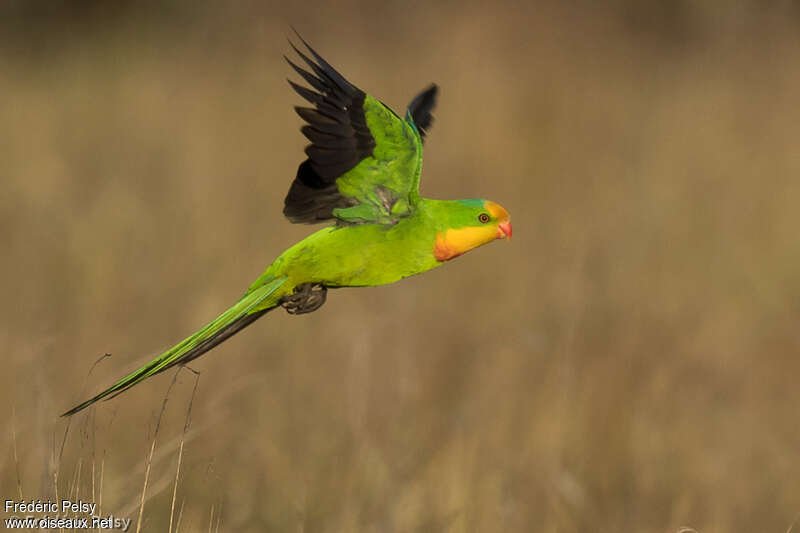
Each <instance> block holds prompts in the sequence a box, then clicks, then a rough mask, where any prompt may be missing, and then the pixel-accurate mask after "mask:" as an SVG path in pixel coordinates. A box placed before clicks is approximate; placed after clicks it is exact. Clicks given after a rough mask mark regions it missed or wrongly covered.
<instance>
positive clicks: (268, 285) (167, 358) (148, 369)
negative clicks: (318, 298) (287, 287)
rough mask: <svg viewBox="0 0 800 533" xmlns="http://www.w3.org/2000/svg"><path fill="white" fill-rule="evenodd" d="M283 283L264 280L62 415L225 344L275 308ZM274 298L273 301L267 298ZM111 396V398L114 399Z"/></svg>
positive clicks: (72, 413)
mask: <svg viewBox="0 0 800 533" xmlns="http://www.w3.org/2000/svg"><path fill="white" fill-rule="evenodd" d="M285 281H286V277H285V276H283V277H280V278H275V279H273V280H269V281H266V282H265V283H264V284H262V285H260V286H259V287H257V288H255V289H252V290H250V291H249V292H248V293H247V294H245V295H244V296H243V297H242V299H241V300H239V301H238V302H236V303H235V304H234V305H233V306H232V307H230V308H229V309H228V310H227V311H225V312H224V313H222V314H221V315H219V316H218V317H217V318H216V319H214V320H213V321H212V322H210V323H209V324H207V325H206V326H205V327H204V328H202V329H200V330H199V331H197V332H195V333H193V334H192V335H190V336H189V337H187V338H185V339H184V340H182V341H181V342H179V343H178V344H176V345H175V346H173V347H172V348H170V349H168V350H167V351H166V352H164V353H162V354H161V355H159V356H158V357H156V358H155V359H153V360H152V361H150V362H149V363H147V364H146V365H144V366H143V367H141V368H140V369H138V370H136V371H134V372H132V373H131V374H129V375H128V376H126V377H124V378H122V379H121V380H119V381H118V382H117V383H115V384H114V385H112V386H111V387H109V388H108V389H106V390H104V391H103V392H101V393H100V394H98V395H97V396H94V397H93V398H90V399H89V400H86V401H85V402H83V403H82V404H79V405H77V406H75V407H73V408H72V409H70V410H69V411H67V412H66V413H64V414H62V415H61V416H71V415H74V414H75V413H77V412H78V411H81V410H83V409H85V408H87V407H89V406H90V405H92V404H93V403H95V402H96V401H98V400H102V399H103V398H106V397H108V396H112V395H113V396H116V395H117V394H119V393H121V392H123V391H125V390H128V389H129V388H131V387H133V386H134V385H136V384H138V383H141V382H142V381H144V380H145V379H147V378H149V377H150V376H153V375H155V374H158V373H159V372H163V371H164V370H166V369H168V368H171V367H173V366H175V365H184V364H186V363H188V362H189V361H191V360H193V359H196V358H198V357H200V356H201V355H203V354H204V353H206V352H207V351H209V350H210V349H212V348H214V347H215V346H217V345H218V344H221V343H222V342H224V341H226V340H227V339H228V338H229V337H231V336H233V335H235V334H236V333H238V332H239V331H241V330H243V329H244V328H246V327H247V326H249V325H250V324H252V323H253V322H255V321H256V320H258V319H259V318H261V317H262V316H263V315H264V314H266V313H267V312H268V311H271V310H272V309H275V307H277V306H278V305H280V304H281V302H280V299H279V298H275V297H274V294H275V291H277V290H278V289H279V288H280V287H281V286H282V285H283V284H284V282H285ZM270 296H273V298H270ZM113 396H112V397H113Z"/></svg>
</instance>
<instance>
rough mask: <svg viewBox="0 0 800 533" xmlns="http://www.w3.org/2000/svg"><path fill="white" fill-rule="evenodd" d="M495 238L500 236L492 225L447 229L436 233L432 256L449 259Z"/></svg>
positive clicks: (442, 259) (441, 259)
mask: <svg viewBox="0 0 800 533" xmlns="http://www.w3.org/2000/svg"><path fill="white" fill-rule="evenodd" d="M503 236H504V235H503ZM497 238H501V237H500V236H499V235H498V231H497V230H496V229H495V228H493V227H492V226H484V227H467V228H460V229H449V230H447V231H445V232H443V233H437V234H436V244H435V245H434V247H433V256H434V257H435V258H436V260H437V261H449V260H450V259H453V258H454V257H458V256H459V255H461V254H463V253H464V252H468V251H470V250H472V249H473V248H477V247H478V246H481V245H482V244H486V243H487V242H491V241H493V240H495V239H497Z"/></svg>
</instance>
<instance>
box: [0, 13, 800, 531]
mask: <svg viewBox="0 0 800 533" xmlns="http://www.w3.org/2000/svg"><path fill="white" fill-rule="evenodd" d="M557 5H558V3H542V4H537V5H533V6H522V5H510V4H509V5H506V6H494V7H491V8H489V7H484V6H482V5H481V4H477V3H475V4H470V3H467V4H464V3H459V4H450V5H445V4H442V5H429V4H424V5H423V4H419V5H410V4H408V3H407V2H406V3H397V4H391V3H374V2H373V3H358V2H349V3H345V4H337V6H335V7H334V6H333V5H331V6H318V5H309V6H305V7H302V8H298V10H297V11H291V10H289V8H280V9H279V10H276V9H277V8H275V7H273V6H265V5H264V6H262V5H260V4H258V3H252V4H237V7H235V8H230V9H232V11H228V10H227V9H225V10H223V8H216V7H213V5H212V4H209V5H208V6H205V7H203V8H199V9H190V8H188V7H185V6H182V5H181V4H179V3H177V4H174V6H173V8H172V9H173V11H171V12H170V15H169V18H162V17H164V16H165V15H163V14H161V13H162V12H161V10H159V11H158V12H156V11H152V12H147V13H138V12H137V13H127V14H126V15H125V16H115V15H114V14H113V13H104V12H102V11H99V12H96V13H94V15H93V17H90V18H88V19H86V20H84V19H81V18H80V17H78V16H77V15H76V16H75V17H74V18H73V19H70V21H69V24H67V23H64V25H63V26H58V27H57V28H58V31H55V30H54V29H53V28H54V27H51V28H50V30H47V31H45V30H41V31H40V32H39V33H37V32H35V31H33V28H29V29H30V30H31V32H32V35H35V36H38V37H37V38H36V39H33V40H26V37H25V36H26V33H25V32H24V31H20V32H18V33H17V34H9V33H8V32H5V33H4V35H3V37H2V39H3V40H2V43H3V49H2V51H0V95H2V98H0V118H2V123H3V128H2V130H0V173H1V174H2V178H3V184H4V187H3V194H1V195H0V228H2V232H0V244H1V245H2V250H3V254H2V255H3V261H2V262H0V274H1V275H2V278H0V279H3V280H4V282H3V290H2V294H3V296H4V305H3V306H2V310H0V345H2V346H3V347H4V359H3V362H4V368H5V369H6V371H5V372H3V373H2V375H0V405H4V406H6V417H7V420H8V421H9V424H7V426H4V427H7V431H4V432H3V433H2V435H0V446H2V448H0V449H2V450H4V453H3V454H0V494H2V495H3V496H5V497H14V495H15V494H17V493H18V491H21V492H22V494H23V496H24V497H25V498H29V499H30V498H46V497H53V495H54V492H55V490H56V488H55V487H54V485H53V480H54V472H57V471H59V470H60V474H59V476H58V480H57V484H58V489H57V490H58V491H59V493H60V494H61V495H63V494H68V493H71V494H73V495H75V494H79V495H83V496H84V497H86V495H89V494H93V491H97V492H99V494H98V495H97V496H98V499H99V497H100V496H102V507H103V511H104V513H114V514H115V515H119V516H123V517H128V518H134V515H135V514H136V513H137V512H138V510H139V508H140V499H141V497H142V476H144V472H145V470H146V468H148V467H149V468H150V477H149V480H148V488H147V493H146V496H147V503H146V506H145V507H144V513H143V521H142V530H143V531H160V530H167V529H168V528H169V527H170V524H171V522H172V520H173V519H175V521H176V530H177V529H178V528H180V530H181V531H203V530H207V529H211V530H215V529H216V528H219V529H220V530H228V531H263V530H272V531H301V530H302V531H375V532H377V531H380V532H383V531H499V530H502V531H545V532H546V531H564V532H569V531H576V532H577V531H636V532H642V533H647V532H654V533H655V532H674V531H678V529H679V528H681V527H687V528H693V529H695V530H697V531H699V532H701V533H708V532H713V531H719V532H722V531H725V532H730V531H743V532H744V531H776V532H778V531H786V530H787V528H790V527H791V524H792V523H793V521H794V520H795V517H796V516H797V513H798V511H800V486H799V485H798V483H797V480H798V479H800V426H798V424H797V420H798V414H799V413H798V405H800V393H798V390H800V389H798V387H797V376H798V375H800V357H798V351H800V342H799V341H798V334H797V323H798V320H800V306H798V304H797V302H798V301H800V231H798V227H800V214H798V213H800V211H798V208H797V206H798V205H800V180H798V176H800V150H798V145H799V144H800V106H798V105H797V95H798V94H800V39H799V38H798V35H800V32H798V22H797V21H798V13H797V11H793V10H790V9H789V8H786V9H785V10H780V9H778V8H773V9H771V10H768V9H761V8H759V7H758V6H760V5H761V4H755V3H754V4H752V5H748V4H747V3H740V4H738V7H737V8H736V9H735V10H734V9H730V8H726V7H725V6H724V5H723V4H722V3H720V4H719V5H717V4H715V3H713V2H709V3H704V4H703V7H696V6H695V5H694V4H692V3H678V4H672V5H671V7H664V6H666V5H667V3H663V6H662V3H658V4H656V3H653V4H648V6H649V7H648V8H643V7H640V5H641V3H637V2H623V1H620V2H616V3H613V4H609V5H607V7H605V8H602V9H600V8H594V7H590V6H592V5H593V4H588V3H587V4H584V5H583V6H582V7H573V8H570V9H567V8H561V7H557ZM378 19H380V20H381V21H382V22H381V23H379V24H378V23H376V20H378ZM26 20H27V21H28V22H27V23H28V24H32V23H31V22H30V21H31V20H38V19H32V18H29V19H26ZM290 24H294V25H295V26H297V27H298V29H299V30H300V31H301V32H302V33H303V34H304V35H305V36H307V37H308V38H309V39H310V40H311V42H312V43H313V44H314V45H315V46H316V47H317V48H318V49H319V50H320V51H321V52H324V54H325V56H326V58H328V59H329V60H330V61H331V62H332V63H333V64H335V65H337V66H338V67H340V68H341V69H342V70H343V72H344V73H345V74H347V75H348V76H349V77H350V78H351V79H352V80H353V81H354V82H355V83H357V84H359V85H360V86H362V87H363V88H364V89H366V90H368V91H371V92H372V93H373V94H375V95H377V96H378V97H380V98H381V99H382V100H384V101H385V102H387V103H389V104H391V105H392V106H395V108H401V107H402V106H403V105H404V104H405V103H406V102H407V101H408V100H409V99H410V97H411V96H413V94H415V91H417V90H419V89H421V88H422V87H424V86H425V85H426V84H427V83H428V82H430V81H434V80H435V81H436V82H438V83H439V84H440V85H441V87H442V98H441V101H440V106H439V108H438V110H437V114H436V116H437V122H436V125H435V126H434V130H433V132H432V134H431V136H430V139H429V141H428V142H427V145H426V148H427V152H426V161H425V171H424V175H423V185H422V188H423V193H425V194H427V195H429V196H434V197H470V196H483V197H487V198H490V199H493V200H496V201H498V202H500V203H501V204H503V205H504V206H505V207H507V208H508V209H509V211H510V212H511V213H512V217H513V221H514V229H515V237H514V239H513V240H512V241H511V242H510V243H497V244H493V245H491V246H488V247H485V248H483V249H480V250H478V251H475V252H473V253H470V254H468V255H467V256H465V257H463V258H459V259H458V260H456V261H454V262H453V263H452V264H448V265H447V266H445V267H444V268H441V269H438V270H437V271H434V272H430V273H428V274H426V275H424V276H419V277H417V278H414V279H409V280H406V281H403V282H402V283H399V284H395V285H393V286H387V287H380V288H375V289H369V290H355V289H353V290H340V291H334V292H333V293H331V294H330V298H329V299H328V303H327V304H326V305H325V307H324V308H322V309H321V310H320V311H319V312H317V313H313V314H311V315H308V316H303V317H291V316H287V315H286V314H285V313H272V314H270V315H269V316H268V317H267V318H265V319H264V320H262V321H259V323H258V324H256V325H254V326H253V327H252V328H249V329H248V330H247V331H245V332H243V333H242V334H240V335H238V336H236V337H235V338H233V339H232V340H230V341H229V342H227V343H225V344H224V345H223V346H221V347H219V348H217V349H215V350H214V351H213V352H212V353H211V354H209V355H208V356H206V357H203V358H202V359H199V360H198V361H197V362H196V363H193V365H194V367H195V369H196V370H198V371H200V372H202V373H203V380H202V385H201V386H199V387H198V388H197V395H196V397H195V398H194V405H193V411H192V415H191V416H192V419H193V424H192V428H191V430H188V431H186V432H185V433H184V426H185V422H186V416H187V414H186V411H187V406H188V404H189V402H190V398H191V397H192V394H193V393H192V390H193V385H194V380H193V379H191V380H190V379H187V377H189V376H190V375H191V374H190V373H186V372H182V373H181V375H180V376H179V377H178V381H177V383H176V385H175V387H174V388H173V389H172V391H171V392H170V400H171V401H170V403H169V406H168V407H167V408H166V409H165V410H164V412H163V418H161V422H160V428H159V435H158V442H159V444H158V446H156V447H154V451H153V456H152V460H151V461H149V462H146V461H144V460H143V457H146V456H147V454H148V451H149V450H150V446H151V443H152V442H153V431H152V427H153V424H154V423H155V421H156V419H157V417H158V416H159V415H158V411H159V408H160V407H161V399H162V398H163V397H164V394H165V391H166V389H167V387H168V385H169V382H170V379H172V378H171V376H168V375H164V376H160V377H158V378H154V379H152V380H150V381H148V382H147V383H145V384H143V385H140V386H138V387H136V388H134V389H132V390H131V391H129V392H126V393H125V394H124V395H123V396H121V397H119V398H116V399H114V400H112V401H111V402H105V403H101V404H99V405H98V406H97V408H96V410H94V411H89V412H88V413H86V414H81V415H80V416H79V417H77V418H75V419H74V420H73V421H72V424H73V426H74V428H75V429H74V430H73V431H71V432H70V433H69V434H68V438H67V440H66V446H65V448H64V455H63V457H62V458H61V460H60V461H58V460H57V458H58V455H59V453H53V449H54V443H56V446H55V448H56V450H57V448H58V446H57V445H58V444H60V442H59V438H58V437H60V436H61V435H63V434H64V424H65V421H63V420H59V419H57V414H58V413H60V412H63V411H64V410H65V409H67V408H68V407H70V406H71V405H72V404H73V402H74V401H75V400H77V399H78V397H79V396H80V393H81V391H80V385H81V382H82V380H83V378H84V376H85V375H86V372H87V370H88V369H89V367H90V366H91V364H92V362H93V361H94V360H95V358H97V357H98V355H99V354H102V353H104V352H111V353H113V354H114V355H113V357H106V358H103V360H102V362H101V363H100V364H99V365H98V366H97V368H96V369H95V370H94V371H93V373H92V375H91V378H90V380H89V382H90V383H89V385H88V388H89V389H91V390H98V389H100V388H101V387H102V386H104V385H106V384H108V383H109V382H110V381H112V380H114V379H115V378H118V377H119V376H121V375H123V374H124V373H125V372H127V371H129V370H130V369H131V368H133V367H135V366H136V365H137V364H139V363H141V362H143V361H144V360H146V359H148V358H149V357H150V356H151V355H153V354H154V353H156V352H158V351H159V349H161V348H163V347H166V346H168V345H170V344H171V343H173V342H174V341H176V340H178V339H180V338H182V337H183V336H184V335H185V334H187V333H189V332H190V331H192V330H193V329H194V328H196V327H197V326H199V325H201V324H203V323H204V322H206V321H207V320H208V319H210V318H212V317H213V316H214V315H215V314H216V313H217V312H218V311H219V310H221V309H222V308H224V307H225V306H227V305H228V304H230V303H231V302H232V301H233V300H234V299H235V298H236V297H237V296H238V295H239V294H240V293H241V291H242V290H243V289H244V288H245V287H246V286H247V284H248V283H249V282H250V281H251V280H252V279H253V278H255V277H256V276H257V275H258V274H259V273H260V272H261V270H262V269H263V268H265V267H266V265H267V264H268V263H269V262H270V260H271V259H272V258H273V257H274V256H276V255H277V254H278V253H279V252H280V251H282V250H283V249H284V248H285V247H286V246H288V245H289V244H291V243H293V242H295V241H297V240H298V239H300V238H302V237H303V236H304V235H306V234H307V233H308V231H309V228H307V227H300V226H293V225H290V224H288V223H287V222H286V221H285V220H283V218H282V216H281V213H280V209H281V205H282V204H281V202H282V199H283V195H284V194H285V192H286V190H287V187H288V184H289V181H290V179H291V177H292V176H293V173H294V171H295V169H296V165H297V164H298V162H299V161H300V158H301V154H302V148H303V145H304V141H303V138H302V137H301V135H300V133H299V132H298V126H299V119H298V118H297V117H296V116H295V115H294V114H293V113H292V112H291V108H290V107H291V106H292V105H296V104H297V103H298V99H297V97H295V96H293V95H292V94H291V92H290V90H289V89H288V87H287V86H286V84H285V82H284V81H283V80H284V78H285V77H286V76H288V75H289V69H288V67H287V66H286V65H285V64H284V63H283V60H282V58H281V56H280V55H281V54H282V53H284V52H286V51H287V50H288V45H287V44H286V42H285V36H286V35H287V34H288V31H289V30H288V28H289V25H290ZM70 28H71V29H70ZM14 410H15V412H14ZM112 422H113V424H112ZM184 442H185V447H183V443H184ZM179 448H180V449H182V452H179V451H178V450H179ZM15 450H16V455H15ZM101 451H102V452H101ZM179 453H181V463H180V464H181V466H180V472H179V474H180V487H179V488H178V493H179V494H178V495H177V498H178V499H179V500H180V504H178V503H176V502H177V500H176V496H175V483H176V479H177V478H176V464H177V463H176V460H177V457H178V454H179ZM98 458H101V459H100V461H101V463H100V467H97V465H96V461H97V460H98ZM56 468H58V469H59V470H57V469H56ZM90 478H91V479H90ZM100 479H102V486H101V484H100ZM176 507H177V508H178V510H177V513H178V514H177V517H176V516H175V513H176Z"/></svg>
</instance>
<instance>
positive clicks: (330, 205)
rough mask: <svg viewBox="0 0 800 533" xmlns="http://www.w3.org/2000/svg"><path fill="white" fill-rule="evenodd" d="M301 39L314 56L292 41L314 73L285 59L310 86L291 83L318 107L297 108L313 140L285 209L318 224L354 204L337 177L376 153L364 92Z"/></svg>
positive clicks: (292, 217) (293, 217)
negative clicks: (343, 194) (337, 183)
mask: <svg viewBox="0 0 800 533" xmlns="http://www.w3.org/2000/svg"><path fill="white" fill-rule="evenodd" d="M298 38H299V39H300V41H301V42H302V43H303V45H304V46H305V47H306V48H307V49H308V52H309V53H310V54H311V57H309V56H308V55H306V54H305V53H303V52H301V51H300V50H299V49H298V48H297V47H296V46H295V45H294V43H292V42H291V41H290V42H289V44H290V45H291V46H292V48H293V49H294V51H295V52H296V53H297V55H298V56H299V57H300V59H302V60H303V63H305V64H306V65H307V68H309V69H311V71H310V72H309V71H308V70H306V69H304V68H302V67H300V66H299V65H298V64H295V63H293V62H292V61H291V60H289V58H286V61H287V62H288V63H289V65H290V66H291V67H292V69H293V70H294V71H295V72H297V73H298V74H299V75H300V77H301V78H302V79H303V80H304V81H305V82H306V83H308V85H309V86H310V87H312V89H309V88H307V87H303V86H301V85H298V84H297V83H294V82H293V81H291V80H290V81H289V85H290V86H291V87H292V89H294V91H295V92H297V94H299V95H300V96H301V97H302V98H303V99H304V100H306V101H308V102H310V103H311V104H312V105H313V106H314V107H313V108H312V107H296V108H295V110H296V111H297V114H298V115H300V117H301V118H302V119H303V120H305V121H306V123H307V124H306V125H305V126H303V128H302V129H301V131H302V133H303V135H305V136H306V137H307V138H308V140H309V141H311V144H310V145H308V146H307V147H306V154H307V155H308V159H307V160H305V161H303V163H301V164H300V167H299V168H298V169H297V176H296V177H295V179H294V181H293V182H292V186H291V187H290V188H289V193H288V194H287V196H286V200H285V201H284V209H283V213H284V215H286V217H287V218H288V219H289V220H291V221H292V222H305V223H315V222H319V221H320V220H325V219H329V218H332V217H333V210H334V209H336V208H337V207H346V206H349V205H353V204H354V203H355V201H354V200H352V199H348V198H345V197H343V196H341V195H340V194H339V193H338V189H337V187H336V179H337V178H338V177H340V176H341V175H342V174H344V173H346V172H347V171H349V170H351V169H352V168H353V167H355V166H356V165H358V163H359V162H360V161H362V160H363V159H365V158H367V157H369V156H371V155H372V151H373V149H374V148H375V139H374V138H373V136H372V133H371V132H370V131H369V127H367V120H366V117H365V115H364V99H365V98H366V94H364V92H363V91H361V90H360V89H358V88H357V87H355V86H354V85H352V84H351V83H350V82H349V81H347V80H346V79H345V78H344V77H343V76H342V75H341V74H339V73H338V72H337V71H336V69H334V68H333V67H332V66H331V65H330V64H329V63H328V62H327V61H325V60H324V59H322V57H320V55H319V54H318V53H317V52H316V51H315V50H314V49H313V48H311V47H310V46H309V45H308V43H307V42H306V41H305V40H304V39H303V38H302V37H300V35H298ZM312 58H313V59H312Z"/></svg>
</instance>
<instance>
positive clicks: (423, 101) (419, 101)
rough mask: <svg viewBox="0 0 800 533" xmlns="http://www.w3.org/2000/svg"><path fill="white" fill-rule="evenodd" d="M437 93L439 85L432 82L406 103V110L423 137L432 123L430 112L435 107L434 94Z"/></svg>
mask: <svg viewBox="0 0 800 533" xmlns="http://www.w3.org/2000/svg"><path fill="white" fill-rule="evenodd" d="M438 94H439V87H437V86H436V84H435V83H432V84H431V85H430V87H428V88H427V89H425V90H424V91H422V92H421V93H419V94H418V95H417V96H415V97H414V99H413V100H411V103H410V104H408V112H409V113H411V118H412V119H413V120H414V124H415V125H416V126H417V129H418V130H419V135H420V137H422V138H423V139H424V138H425V134H427V133H428V130H429V129H430V127H431V126H432V125H433V115H432V114H431V112H432V111H433V108H434V107H436V96H437V95H438Z"/></svg>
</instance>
